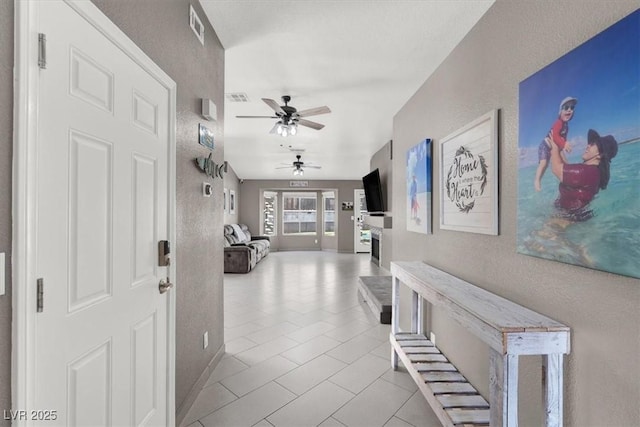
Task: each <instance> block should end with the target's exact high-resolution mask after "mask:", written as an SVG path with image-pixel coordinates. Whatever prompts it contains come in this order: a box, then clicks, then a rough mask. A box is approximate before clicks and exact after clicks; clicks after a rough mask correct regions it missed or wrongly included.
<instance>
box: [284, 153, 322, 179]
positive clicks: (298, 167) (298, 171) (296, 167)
mask: <svg viewBox="0 0 640 427" xmlns="http://www.w3.org/2000/svg"><path fill="white" fill-rule="evenodd" d="M301 157H302V156H301V155H300V154H296V160H295V161H294V162H293V164H292V165H293V174H294V175H304V169H303V166H304V167H305V168H310V169H321V168H322V166H318V165H314V164H311V163H305V162H303V161H302V158H301ZM283 165H284V163H283ZM292 165H287V166H278V167H276V169H287V168H290V167H292Z"/></svg>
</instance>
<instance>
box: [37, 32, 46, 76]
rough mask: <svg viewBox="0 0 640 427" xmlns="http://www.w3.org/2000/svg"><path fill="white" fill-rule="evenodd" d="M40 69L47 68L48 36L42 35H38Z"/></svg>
mask: <svg viewBox="0 0 640 427" xmlns="http://www.w3.org/2000/svg"><path fill="white" fill-rule="evenodd" d="M38 67H39V68H41V69H43V70H44V69H46V68H47V36H46V35H45V34H42V33H38Z"/></svg>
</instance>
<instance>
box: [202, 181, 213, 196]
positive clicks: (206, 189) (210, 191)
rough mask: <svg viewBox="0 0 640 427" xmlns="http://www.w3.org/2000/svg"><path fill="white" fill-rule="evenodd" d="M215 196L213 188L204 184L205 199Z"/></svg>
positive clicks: (203, 193) (206, 183)
mask: <svg viewBox="0 0 640 427" xmlns="http://www.w3.org/2000/svg"><path fill="white" fill-rule="evenodd" d="M212 194H213V187H212V186H211V184H209V183H208V182H203V183H202V195H203V196H204V197H211V195H212Z"/></svg>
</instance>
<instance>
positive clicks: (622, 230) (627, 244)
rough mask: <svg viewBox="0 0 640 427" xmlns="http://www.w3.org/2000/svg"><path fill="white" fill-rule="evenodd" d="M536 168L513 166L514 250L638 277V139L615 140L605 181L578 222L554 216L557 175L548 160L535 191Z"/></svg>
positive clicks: (639, 153) (639, 218)
mask: <svg viewBox="0 0 640 427" xmlns="http://www.w3.org/2000/svg"><path fill="white" fill-rule="evenodd" d="M576 156H577V154H575V155H573V156H572V157H571V158H569V161H570V162H572V163H573V162H578V161H579V158H577V157H576ZM535 172H536V165H530V166H527V167H524V168H521V169H519V172H518V231H517V236H518V237H517V239H518V242H517V250H518V252H520V253H523V254H527V255H533V256H537V257H541V258H547V259H551V260H556V261H560V262H565V263H569V264H576V265H581V266H583V267H588V268H594V269H597V270H604V271H609V272H613V273H617V274H622V275H626V276H631V277H637V278H640V261H639V260H640V141H639V140H637V139H636V140H635V142H633V143H626V144H621V145H619V150H618V155H617V156H616V157H615V158H614V159H613V160H612V162H611V179H610V181H609V185H608V187H607V189H605V190H600V191H599V192H598V194H597V195H596V197H595V198H594V200H592V201H591V203H590V205H589V208H590V209H592V210H593V214H594V215H593V217H592V218H590V219H588V220H586V221H583V222H572V223H568V222H566V221H564V220H560V219H558V218H557V214H558V210H557V209H556V208H555V207H554V201H555V199H556V198H557V196H558V180H557V178H556V177H555V176H554V175H553V173H552V172H551V166H550V165H549V167H548V168H547V171H546V173H545V175H544V177H543V179H542V190H541V191H540V192H536V191H535V190H534V187H533V180H534V176H535Z"/></svg>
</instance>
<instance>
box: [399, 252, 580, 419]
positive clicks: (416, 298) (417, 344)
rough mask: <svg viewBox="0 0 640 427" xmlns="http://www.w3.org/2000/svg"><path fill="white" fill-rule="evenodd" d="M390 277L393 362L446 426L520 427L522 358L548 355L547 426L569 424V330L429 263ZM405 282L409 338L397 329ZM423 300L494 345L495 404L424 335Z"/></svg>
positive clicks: (409, 265) (405, 265) (406, 265)
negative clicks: (565, 420) (565, 390)
mask: <svg viewBox="0 0 640 427" xmlns="http://www.w3.org/2000/svg"><path fill="white" fill-rule="evenodd" d="M391 275H392V287H393V289H392V316H391V335H390V340H391V346H392V351H391V365H392V367H393V369H397V367H398V359H400V360H401V361H402V363H403V364H404V366H405V367H406V368H407V370H408V372H409V374H410V375H411V377H412V378H413V379H414V381H415V382H416V384H417V385H418V387H419V388H420V391H421V392H422V394H423V395H424V396H425V398H426V399H427V401H428V403H429V405H431V407H432V408H433V410H434V412H435V414H436V415H437V416H438V418H439V419H440V422H442V424H443V425H444V426H451V427H453V426H460V425H464V426H479V425H484V426H487V425H490V426H491V427H496V426H509V427H515V426H517V425H518V357H519V356H520V355H542V364H543V380H542V381H543V396H544V399H543V410H544V421H545V425H546V426H554V427H555V426H562V405H563V404H562V401H563V399H562V380H563V354H568V353H569V340H570V329H569V327H567V326H565V325H563V324H561V323H558V322H556V321H555V320H552V319H550V318H548V317H546V316H543V315H541V314H539V313H536V312H534V311H532V310H529V309H528V308H525V307H522V306H521V305H518V304H515V303H513V302H511V301H509V300H507V299H505V298H502V297H499V296H497V295H495V294H492V293H491V292H488V291H486V290H484V289H481V288H479V287H477V286H474V285H472V284H470V283H468V282H465V281H464V280H461V279H458V278H456V277H454V276H452V275H450V274H448V273H445V272H443V271H441V270H438V269H436V268H434V267H431V266H430V265H427V264H425V263H422V262H391ZM400 284H404V285H406V286H407V287H409V288H410V289H411V290H412V303H411V331H410V332H409V333H401V332H400V331H399V327H398V319H399V300H400V298H399V296H400V294H399V292H400ZM424 300H426V301H429V302H430V303H431V304H433V305H434V306H439V307H442V308H443V309H444V310H446V311H447V312H448V314H449V315H450V317H451V318H452V319H453V320H455V321H456V322H457V323H458V324H460V325H461V326H463V327H464V328H466V329H467V330H469V331H470V332H471V333H472V334H474V335H476V336H477V337H479V338H480V339H481V340H482V341H484V342H485V343H486V344H488V345H489V347H490V360H489V363H490V367H489V376H490V378H489V380H490V399H489V400H490V403H487V402H486V401H485V400H484V399H483V398H482V396H480V394H479V393H478V392H477V391H476V389H475V388H474V387H473V386H472V385H471V384H469V382H468V381H467V380H466V379H465V378H464V376H462V375H461V374H460V373H459V372H458V370H457V369H456V368H455V366H453V365H452V364H451V363H449V362H448V360H447V359H446V357H445V356H444V355H443V354H441V353H440V351H439V350H438V349H437V348H436V347H435V346H434V345H433V343H431V341H429V340H428V339H427V337H426V336H425V334H424V331H423V327H424V326H423V318H422V315H423V310H422V308H423V301H424Z"/></svg>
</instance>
